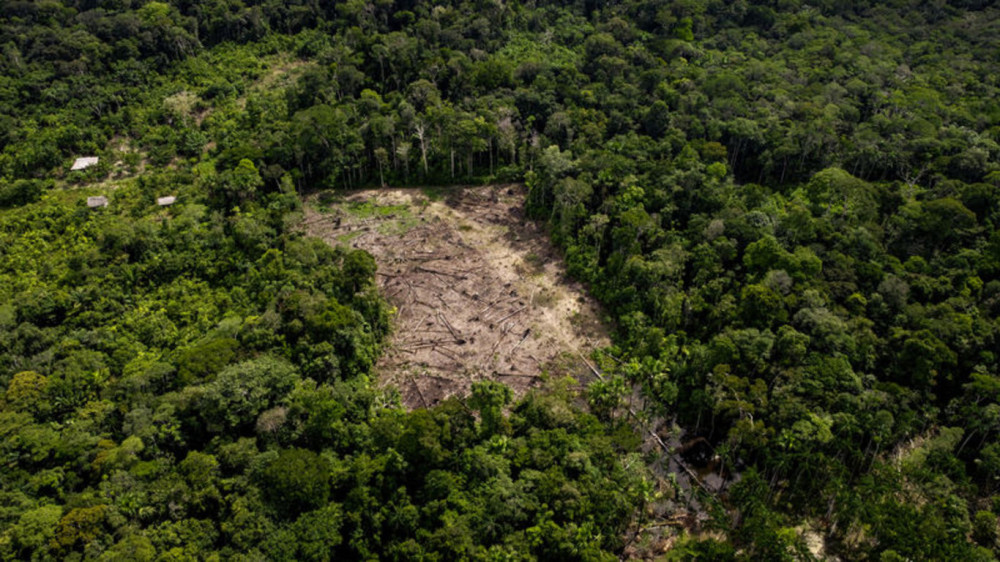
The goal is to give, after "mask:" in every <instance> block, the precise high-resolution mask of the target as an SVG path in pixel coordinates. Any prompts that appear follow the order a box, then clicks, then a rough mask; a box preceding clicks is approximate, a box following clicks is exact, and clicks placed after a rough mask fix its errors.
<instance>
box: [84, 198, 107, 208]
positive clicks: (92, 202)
mask: <svg viewBox="0 0 1000 562" xmlns="http://www.w3.org/2000/svg"><path fill="white" fill-rule="evenodd" d="M87 206H88V207H90V208H91V209H94V208H97V207H107V206H108V198H107V197H105V196H103V195H94V196H91V197H88V198H87Z"/></svg>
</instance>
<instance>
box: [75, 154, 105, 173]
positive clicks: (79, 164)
mask: <svg viewBox="0 0 1000 562" xmlns="http://www.w3.org/2000/svg"><path fill="white" fill-rule="evenodd" d="M99 160H100V158H98V157H97V156H84V157H82V158H77V159H76V161H75V162H73V167H72V168H70V171H73V172H75V171H77V170H86V169H87V168H89V167H91V166H94V165H96V164H97V162H98V161H99Z"/></svg>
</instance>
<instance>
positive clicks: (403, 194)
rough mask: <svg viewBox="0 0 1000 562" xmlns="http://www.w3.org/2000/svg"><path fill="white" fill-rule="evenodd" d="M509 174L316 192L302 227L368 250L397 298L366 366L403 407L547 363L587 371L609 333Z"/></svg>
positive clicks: (549, 369)
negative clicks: (425, 187)
mask: <svg viewBox="0 0 1000 562" xmlns="http://www.w3.org/2000/svg"><path fill="white" fill-rule="evenodd" d="M524 196H525V190H524V188H523V187H522V186H519V185H503V186H486V187H469V188H455V189H449V190H447V191H445V192H443V193H437V194H435V193H433V192H430V191H426V192H425V191H422V190H419V189H382V190H364V191H355V192H351V193H349V194H346V195H344V196H331V195H330V194H320V195H317V196H314V197H312V198H311V199H310V200H309V202H308V204H307V205H306V213H305V220H304V222H303V229H304V231H305V232H306V233H307V234H309V235H313V236H318V237H321V238H323V239H324V240H326V241H327V242H329V243H331V244H349V245H351V246H352V247H355V248H360V249H363V250H366V251H368V252H370V253H371V254H372V255H373V256H374V258H375V261H376V263H377V264H378V273H377V279H378V284H379V288H380V290H381V291H382V292H383V294H384V295H385V297H386V298H387V299H388V300H389V301H390V302H391V303H392V305H393V306H395V308H396V314H395V317H394V327H395V329H394V333H393V336H392V337H391V339H390V342H389V343H388V346H387V349H386V352H385V353H384V354H383V356H382V358H381V360H380V362H379V365H378V367H377V371H378V376H379V378H380V383H381V384H383V385H395V386H396V387H397V388H399V390H400V393H401V394H402V397H403V401H404V403H405V404H406V405H407V406H408V407H410V408H417V407H427V406H433V405H434V404H436V403H438V402H440V401H441V400H443V399H445V398H447V397H449V396H452V395H456V394H458V395H462V394H464V393H465V392H466V391H467V390H468V389H469V386H470V385H471V384H472V383H473V382H475V381H478V380H484V379H492V380H499V381H501V382H503V383H505V384H507V385H509V386H510V387H512V389H513V390H514V391H515V392H516V393H518V394H520V393H523V392H524V391H525V390H527V389H528V388H530V387H532V386H535V385H537V384H539V383H540V381H541V379H542V377H543V376H545V375H547V374H558V375H566V374H569V375H571V376H574V377H576V378H578V379H580V380H585V379H587V378H589V376H590V373H589V369H588V367H587V365H586V363H585V361H584V359H583V357H584V356H586V355H587V354H589V353H590V352H591V351H592V350H593V349H594V348H595V347H601V346H604V345H607V344H608V333H607V330H606V329H605V327H604V326H603V325H602V324H601V321H600V316H601V315H600V311H599V308H598V306H597V304H596V303H595V302H594V301H593V300H592V299H591V298H590V297H589V296H588V295H587V294H586V292H585V290H584V288H583V287H582V286H581V285H580V284H579V283H576V282H574V281H572V280H570V279H569V278H568V277H567V275H566V270H565V267H564V265H563V262H562V260H561V257H560V256H559V254H558V253H557V252H556V251H555V249H554V248H553V246H552V244H551V243H550V242H549V240H548V238H547V237H546V236H545V234H544V232H543V231H542V229H541V227H540V226H539V225H538V224H536V223H534V222H532V221H530V220H528V219H526V218H525V216H524V212H523V205H524Z"/></svg>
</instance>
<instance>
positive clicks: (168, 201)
mask: <svg viewBox="0 0 1000 562" xmlns="http://www.w3.org/2000/svg"><path fill="white" fill-rule="evenodd" d="M175 201H177V197H176V196H175V195H168V196H166V197H158V198H157V199H156V204H157V205H159V206H161V207H166V206H168V205H173V204H174V202H175Z"/></svg>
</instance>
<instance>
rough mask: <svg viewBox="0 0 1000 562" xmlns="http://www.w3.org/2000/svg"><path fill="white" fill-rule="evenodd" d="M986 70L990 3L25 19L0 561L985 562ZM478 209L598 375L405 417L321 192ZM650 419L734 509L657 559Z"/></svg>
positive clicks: (0, 280) (6, 138) (989, 383)
mask: <svg viewBox="0 0 1000 562" xmlns="http://www.w3.org/2000/svg"><path fill="white" fill-rule="evenodd" d="M998 46H1000V11H998V9H997V8H996V7H995V6H994V5H993V3H992V2H986V1H977V0H950V1H945V0H937V1H934V2H920V1H917V0H895V1H891V2H874V1H860V2H841V1H836V0H817V1H816V2H811V3H806V2H801V1H799V0H740V1H736V2H722V1H720V0H710V1H707V2H697V1H692V0H623V1H620V2H594V1H591V0H581V1H576V2H549V1H543V0H536V1H532V2H517V1H507V2H502V1H499V0H442V1H440V2H413V1H409V2H408V1H393V0H372V1H364V0H349V1H346V2H313V1H297V2H278V1H270V0H268V1H263V2H256V1H252V0H248V1H245V2H244V1H241V0H217V1H203V2H202V1H199V2H194V1H188V0H171V1H168V2H159V1H151V2H146V1H142V0H106V1H105V0H88V1H78V2H72V1H54V0H45V1H25V0H17V1H11V0H0V458H2V460H0V462H2V470H0V559H4V560H8V559H9V560H17V559H33V560H49V559H53V560H54V559H69V560H73V559H76V560H84V559H102V560H188V559H190V560H199V559H236V560H263V559H273V560H329V559H333V558H347V559H399V560H403V559H406V560H409V559H429V560H458V559H466V558H477V559H495V560H522V559H525V560H526V559H545V560H549V559H562V560H581V559H586V560H591V559H615V558H617V557H619V556H622V555H623V554H626V553H628V554H629V555H637V554H636V553H639V554H638V555H648V556H664V557H667V558H675V559H706V560H724V559H748V560H760V559H768V560H772V559H808V558H810V557H812V556H816V555H817V553H816V552H815V549H814V551H810V550H809V549H808V548H807V544H806V541H805V540H804V539H803V537H804V535H805V533H806V531H807V530H808V531H810V532H813V533H818V534H820V535H821V536H823V537H824V538H825V551H823V552H821V553H819V554H820V555H827V554H829V555H837V556H841V557H843V558H845V559H869V560H904V559H938V560H991V559H995V558H996V556H997V554H998V552H1000V551H998V542H997V534H998V526H997V525H998V523H997V520H998V514H1000V440H998V438H1000V230H998V227H1000V78H998V77H1000V47H998ZM90 155H94V156H99V157H100V161H99V164H98V165H96V166H93V167H90V168H87V169H85V170H82V171H69V168H70V165H71V163H72V162H73V160H74V158H75V157H77V156H90ZM490 181H508V182H509V181H523V182H524V183H526V184H527V186H528V187H529V189H530V192H529V198H528V202H527V207H528V212H529V213H530V215H531V216H532V217H533V218H534V219H536V220H538V221H540V222H542V223H544V224H545V225H546V226H547V227H548V229H549V231H550V233H551V235H552V237H553V239H554V240H555V241H556V243H557V244H559V245H560V247H561V248H562V249H563V250H564V252H565V256H566V260H567V263H568V265H569V268H570V272H571V274H572V275H573V276H574V277H576V278H577V279H579V280H581V281H584V282H586V283H587V284H588V285H589V287H590V288H591V290H592V292H593V293H594V294H595V295H596V296H597V297H598V298H599V299H600V300H601V301H602V302H603V303H604V305H605V306H606V310H607V312H608V315H609V317H610V319H611V320H612V322H613V324H614V325H615V329H616V335H615V345H614V346H613V347H612V348H611V349H609V350H607V352H606V353H604V354H602V355H601V357H599V358H595V362H596V363H597V366H598V367H599V368H600V369H601V370H602V371H603V372H604V374H605V379H604V381H598V382H595V383H593V384H592V385H590V386H589V387H588V388H587V389H585V390H582V391H581V390H580V389H579V388H578V386H577V385H575V384H574V383H573V382H572V381H568V380H564V379H562V378H561V377H559V376H558V375H559V373H552V377H551V380H550V383H549V384H548V387H547V388H546V390H544V391H541V392H535V393H531V394H528V395H527V396H525V397H523V398H519V399H517V400H513V399H512V396H511V393H510V391H509V390H508V389H506V388H505V387H503V386H502V385H500V384H496V383H483V384H480V385H477V386H476V387H475V388H474V390H473V393H472V395H471V396H469V397H464V398H456V399H453V400H450V401H448V402H447V403H446V404H444V405H442V406H439V407H436V408H433V409H420V410H416V411H412V412H407V411H405V410H404V409H403V408H401V407H400V404H399V399H398V396H397V395H396V394H395V393H394V392H393V391H392V390H391V389H388V390H380V389H379V388H378V387H377V386H376V385H375V384H374V383H373V380H372V377H373V373H372V367H373V365H374V363H375V361H376V359H377V358H378V355H379V352H380V347H381V345H382V342H383V340H384V337H385V336H386V334H387V333H388V332H389V330H390V328H391V317H392V310H391V309H390V307H389V306H388V305H387V304H386V303H385V302H384V301H383V300H382V298H381V297H380V296H379V294H378V292H377V291H376V289H375V284H374V275H375V269H376V268H375V263H374V261H373V260H372V258H371V257H370V256H369V255H367V254H365V253H364V252H361V251H353V250H349V249H346V248H331V247H329V246H327V245H326V244H325V243H323V242H321V241H318V240H312V239H308V238H305V237H303V236H302V235H301V234H300V233H299V232H297V230H296V229H295V222H296V220H297V218H296V217H297V216H298V215H297V212H298V211H299V210H300V209H301V205H302V201H301V199H300V194H302V193H304V192H309V191H313V190H319V189H334V190H343V189H348V188H352V187H362V186H370V185H383V184H393V185H413V184H438V185H443V184H461V183H470V182H490ZM91 195H105V196H107V197H108V198H109V199H110V205H109V206H108V207H105V208H97V209H90V208H88V207H87V206H86V205H85V200H86V197H87V196H91ZM166 195H176V196H178V202H177V203H176V204H174V205H173V206H169V207H160V206H158V205H157V204H156V198H158V197H162V196H166ZM630 388H635V389H638V392H641V393H642V396H643V397H644V398H645V402H644V403H645V404H646V411H644V412H639V413H637V415H635V416H630V415H628V411H627V410H628V407H627V406H626V405H625V404H626V400H627V399H628V398H629V396H630V394H631V392H630V390H629V389H630ZM585 399H586V400H585ZM588 402H589V404H588ZM637 418H639V419H654V418H655V419H668V420H673V421H674V422H675V423H676V424H678V425H679V426H680V427H683V428H685V429H686V430H687V431H688V433H689V434H690V435H697V436H700V437H702V438H704V440H705V441H706V442H708V443H710V445H711V447H712V449H713V454H714V455H717V456H718V459H719V460H720V462H721V465H722V466H724V467H726V468H725V469H721V470H722V472H724V473H728V474H732V475H734V476H736V475H738V476H739V478H738V480H739V481H738V482H737V483H735V484H733V485H732V486H731V487H730V488H729V489H728V490H727V493H725V494H722V495H717V496H710V495H705V496H703V497H701V498H700V502H701V503H702V504H703V505H705V506H706V508H707V510H708V511H709V512H711V513H712V518H711V520H710V521H708V522H707V523H706V524H705V525H703V526H702V528H701V529H700V531H698V532H687V531H682V530H678V532H677V537H675V538H676V540H675V541H673V542H672V546H673V548H672V549H671V550H669V551H668V552H666V553H662V552H656V549H654V548H652V547H650V548H647V549H645V550H643V549H642V548H638V547H637V545H639V546H641V545H642V541H643V540H644V539H643V537H644V529H646V528H649V527H652V526H655V525H657V524H658V523H657V518H658V517H661V516H662V514H658V513H656V512H655V510H652V509H649V508H648V507H649V506H650V505H651V503H652V502H655V501H656V500H657V499H658V497H659V496H660V495H662V492H661V491H658V487H657V486H654V480H655V479H656V477H657V476H656V474H655V473H654V470H653V469H652V468H651V467H652V466H654V465H655V464H656V463H657V462H658V457H661V456H662V455H663V454H664V453H663V452H662V451H659V450H653V451H649V450H647V453H645V454H641V453H640V451H641V450H642V449H641V446H640V445H641V441H642V433H641V432H640V428H639V427H638V426H635V425H634V424H635V423H636V419H637ZM637 548H638V550H637Z"/></svg>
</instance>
